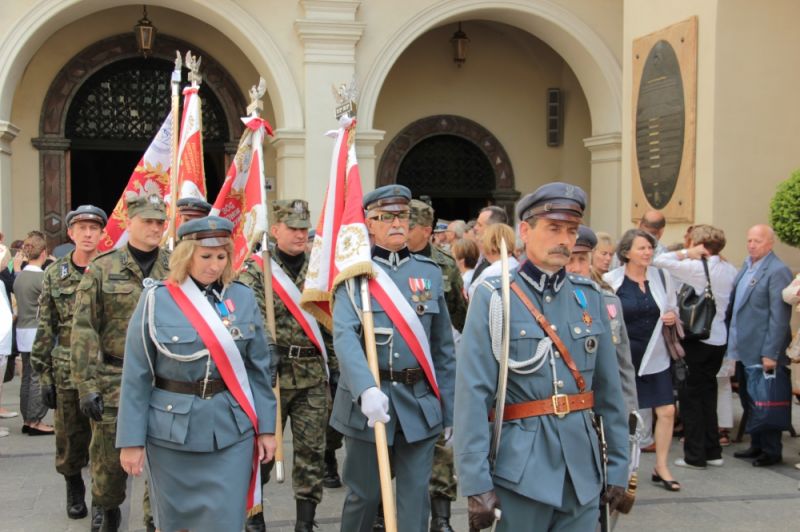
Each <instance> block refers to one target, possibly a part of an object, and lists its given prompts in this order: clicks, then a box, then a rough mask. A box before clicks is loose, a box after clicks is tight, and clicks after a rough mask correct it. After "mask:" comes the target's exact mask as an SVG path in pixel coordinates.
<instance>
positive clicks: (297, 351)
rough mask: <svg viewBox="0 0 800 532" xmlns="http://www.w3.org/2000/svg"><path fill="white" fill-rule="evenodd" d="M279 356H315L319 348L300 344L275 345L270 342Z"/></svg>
mask: <svg viewBox="0 0 800 532" xmlns="http://www.w3.org/2000/svg"><path fill="white" fill-rule="evenodd" d="M272 347H274V348H275V349H276V350H277V351H278V353H280V355H281V356H284V357H286V358H306V357H315V356H318V355H319V350H318V349H317V348H316V347H313V346H312V347H304V346H300V345H289V346H286V345H277V344H272Z"/></svg>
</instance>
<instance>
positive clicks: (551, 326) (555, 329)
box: [550, 323, 558, 331]
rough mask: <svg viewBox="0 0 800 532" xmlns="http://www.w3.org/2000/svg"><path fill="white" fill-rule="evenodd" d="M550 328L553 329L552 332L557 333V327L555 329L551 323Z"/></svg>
mask: <svg viewBox="0 0 800 532" xmlns="http://www.w3.org/2000/svg"><path fill="white" fill-rule="evenodd" d="M550 328H551V329H553V330H554V331H557V330H558V327H556V326H555V325H553V324H552V323H551V324H550Z"/></svg>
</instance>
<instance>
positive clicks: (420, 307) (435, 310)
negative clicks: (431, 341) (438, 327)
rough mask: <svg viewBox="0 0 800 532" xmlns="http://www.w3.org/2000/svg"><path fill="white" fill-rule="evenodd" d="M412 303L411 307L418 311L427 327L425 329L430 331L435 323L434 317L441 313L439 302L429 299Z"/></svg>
mask: <svg viewBox="0 0 800 532" xmlns="http://www.w3.org/2000/svg"><path fill="white" fill-rule="evenodd" d="M410 303H411V308H413V309H414V311H415V312H416V313H417V316H419V319H420V321H421V322H422V325H423V326H424V327H425V330H426V331H428V332H430V330H431V324H432V323H433V319H434V317H435V316H436V315H437V314H439V312H440V311H439V302H438V301H437V300H435V299H429V300H428V301H425V302H420V303H414V302H413V301H411V302H410Z"/></svg>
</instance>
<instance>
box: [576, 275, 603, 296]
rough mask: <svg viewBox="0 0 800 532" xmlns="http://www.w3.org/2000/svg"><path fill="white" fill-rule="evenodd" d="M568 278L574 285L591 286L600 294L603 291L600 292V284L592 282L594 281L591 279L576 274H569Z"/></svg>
mask: <svg viewBox="0 0 800 532" xmlns="http://www.w3.org/2000/svg"><path fill="white" fill-rule="evenodd" d="M568 277H569V280H570V281H571V282H572V283H573V284H580V285H584V286H591V287H592V288H593V289H595V290H597V291H598V292H602V290H600V286H598V284H597V283H596V282H594V280H592V279H590V278H588V277H584V276H583V275H576V274H574V273H570V274H568Z"/></svg>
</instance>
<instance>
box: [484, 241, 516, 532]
mask: <svg viewBox="0 0 800 532" xmlns="http://www.w3.org/2000/svg"><path fill="white" fill-rule="evenodd" d="M510 281H511V274H510V271H509V267H508V247H507V246H506V241H505V239H504V238H501V239H500V295H501V296H502V300H503V338H502V342H501V347H500V360H499V361H498V362H499V367H498V370H497V395H496V397H495V403H494V427H493V429H492V441H491V446H490V447H489V468H490V469H491V470H492V471H494V468H495V464H496V462H497V451H498V449H499V448H500V436H501V433H502V431H503V414H504V413H505V407H506V390H507V388H508V353H509V348H510V345H511V286H510ZM494 514H495V521H494V523H493V524H492V528H491V530H492V532H494V529H495V527H496V526H497V522H498V521H499V520H500V518H501V516H502V512H501V511H500V510H499V509H498V508H495V510H494Z"/></svg>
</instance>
